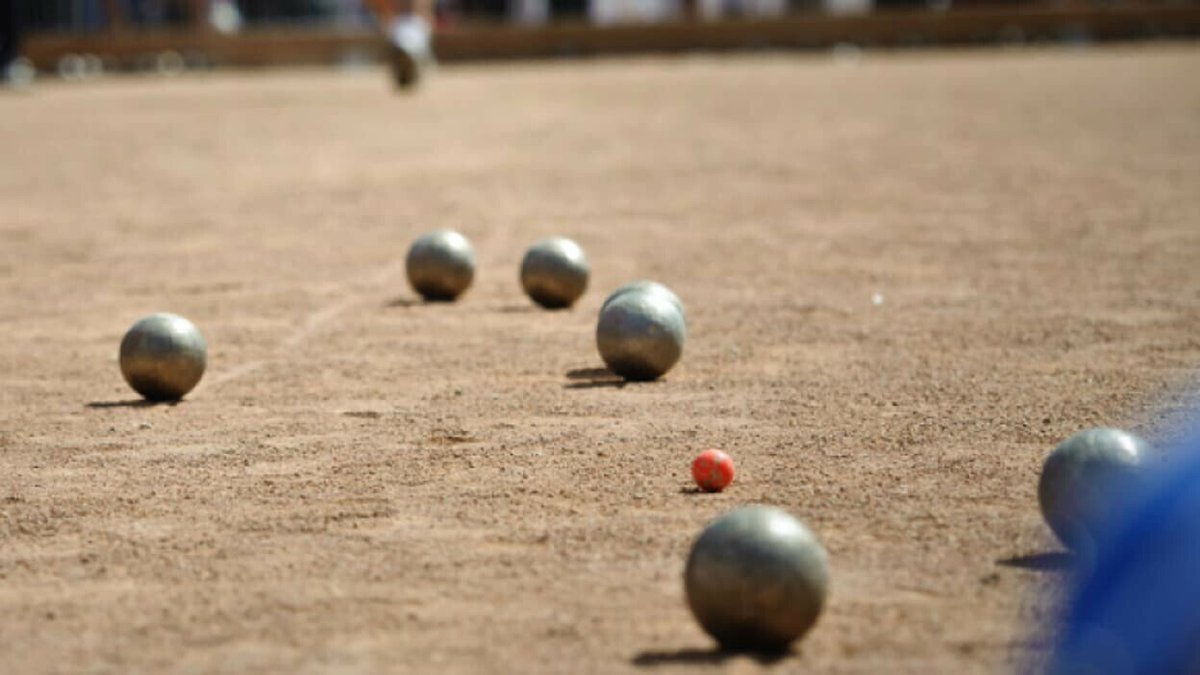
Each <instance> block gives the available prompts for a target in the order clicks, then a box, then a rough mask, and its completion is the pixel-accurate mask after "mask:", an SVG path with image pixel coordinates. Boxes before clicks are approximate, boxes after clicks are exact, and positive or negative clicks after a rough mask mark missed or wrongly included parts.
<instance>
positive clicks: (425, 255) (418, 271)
mask: <svg viewBox="0 0 1200 675" xmlns="http://www.w3.org/2000/svg"><path fill="white" fill-rule="evenodd" d="M405 269H406V271H407V273H408V282H409V283H410V284H411V285H412V287H413V290H415V291H416V292H417V293H419V294H420V295H421V297H423V298H425V299H426V300H431V301H440V302H449V301H451V300H454V299H455V298H457V297H458V296H460V295H462V293H463V292H464V291H466V290H467V288H469V287H470V286H471V282H472V281H474V279H475V250H474V249H473V248H472V247H471V242H470V241H468V240H467V238H466V237H464V236H463V235H461V234H459V233H458V232H454V231H453V230H437V231H434V232H430V233H428V234H424V235H421V236H420V237H418V238H417V240H416V241H414V242H413V244H412V246H411V247H410V248H409V249H408V257H407V258H406V260H405Z"/></svg>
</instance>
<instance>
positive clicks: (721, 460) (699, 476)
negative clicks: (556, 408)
mask: <svg viewBox="0 0 1200 675" xmlns="http://www.w3.org/2000/svg"><path fill="white" fill-rule="evenodd" d="M733 475H734V470H733V460H732V459H731V458H730V457H729V455H727V454H725V453H723V452H721V451H720V450H705V451H704V452H702V453H700V456H699V457H697V458H696V459H695V460H693V461H692V478H695V479H696V485H699V486H700V489H701V490H704V491H705V492H720V491H721V490H724V489H725V488H726V487H727V486H728V485H729V484H730V483H732V482H733Z"/></svg>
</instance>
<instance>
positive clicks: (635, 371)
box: [596, 292, 687, 380]
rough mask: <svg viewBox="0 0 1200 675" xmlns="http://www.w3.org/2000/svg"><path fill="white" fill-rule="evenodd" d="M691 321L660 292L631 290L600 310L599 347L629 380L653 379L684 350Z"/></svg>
mask: <svg viewBox="0 0 1200 675" xmlns="http://www.w3.org/2000/svg"><path fill="white" fill-rule="evenodd" d="M686 338H687V322H686V321H684V319H683V314H682V313H681V312H680V311H679V309H678V308H677V307H676V306H675V304H674V303H672V302H671V301H670V299H669V298H667V297H666V296H664V295H662V294H660V293H644V292H629V293H624V294H622V295H621V297H619V298H615V299H613V300H612V301H611V302H609V303H608V305H607V306H605V307H604V309H602V310H600V320H599V321H598V322H597V323H596V347H597V348H598V349H599V350H600V357H601V358H602V359H604V364H605V365H607V366H608V368H609V370H611V371H613V372H614V373H616V374H617V375H620V376H621V377H624V378H625V379H627V380H653V379H655V378H658V377H661V376H662V375H663V374H664V373H666V372H667V371H668V370H670V369H671V367H672V366H674V365H675V363H676V362H677V361H679V357H680V356H681V355H682V354H683V343H684V340H685V339H686Z"/></svg>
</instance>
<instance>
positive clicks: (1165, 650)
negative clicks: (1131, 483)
mask: <svg viewBox="0 0 1200 675" xmlns="http://www.w3.org/2000/svg"><path fill="white" fill-rule="evenodd" d="M1168 457H1169V460H1168V462H1167V463H1166V464H1164V468H1163V469H1161V470H1160V471H1158V472H1156V473H1153V474H1150V476H1148V479H1147V481H1145V482H1144V483H1143V484H1142V487H1140V488H1138V489H1137V490H1136V491H1135V492H1134V493H1133V494H1132V495H1129V499H1128V501H1127V502H1126V505H1125V507H1124V508H1123V509H1122V513H1124V514H1125V516H1124V517H1123V518H1121V519H1120V520H1119V521H1117V523H1115V524H1114V527H1113V528H1111V529H1110V530H1109V531H1108V532H1107V533H1106V534H1105V536H1104V537H1103V538H1102V540H1101V541H1100V542H1099V544H1100V546H1099V549H1098V551H1097V556H1096V558H1095V560H1094V561H1092V563H1093V564H1091V565H1087V568H1086V569H1084V570H1082V571H1081V572H1080V578H1079V579H1078V584H1077V585H1076V586H1075V588H1074V589H1073V592H1072V594H1071V596H1070V598H1069V600H1068V603H1067V605H1066V607H1065V609H1064V612H1063V623H1062V626H1061V634H1060V635H1059V636H1058V639H1057V641H1056V647H1055V649H1054V652H1053V654H1052V655H1051V660H1050V662H1049V668H1048V671H1049V672H1050V673H1054V674H1055V675H1077V674H1078V675H1082V674H1084V673H1089V674H1091V673H1095V674H1100V673H1104V674H1105V675H1185V674H1194V673H1200V432H1197V431H1194V432H1192V433H1191V434H1190V435H1189V436H1188V438H1187V440H1186V442H1184V443H1182V444H1180V445H1179V446H1178V447H1175V448H1173V449H1172V450H1171V451H1170V452H1169V453H1168Z"/></svg>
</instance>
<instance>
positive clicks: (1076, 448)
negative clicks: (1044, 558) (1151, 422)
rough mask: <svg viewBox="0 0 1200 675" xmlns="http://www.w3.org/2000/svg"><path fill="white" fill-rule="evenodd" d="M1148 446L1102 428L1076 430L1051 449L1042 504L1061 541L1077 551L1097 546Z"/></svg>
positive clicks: (1040, 496)
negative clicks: (1099, 535) (1072, 434)
mask: <svg viewBox="0 0 1200 675" xmlns="http://www.w3.org/2000/svg"><path fill="white" fill-rule="evenodd" d="M1149 447H1150V446H1149V445H1148V444H1147V443H1146V441H1144V440H1142V439H1141V438H1140V437H1138V436H1135V435H1134V434H1131V433H1129V432H1127V431H1122V430H1120V429H1110V428H1103V427H1101V428H1097V429H1088V430H1087V431H1081V432H1079V433H1077V434H1075V435H1074V436H1072V437H1070V438H1068V439H1067V440H1065V441H1063V442H1062V443H1061V444H1060V445H1059V446H1058V447H1057V448H1055V449H1054V451H1053V452H1051V453H1050V455H1049V456H1048V457H1047V458H1046V461H1045V463H1044V464H1043V465H1042V475H1041V479H1040V480H1039V481H1038V503H1039V504H1040V505H1041V507H1042V516H1043V517H1045V519H1046V523H1047V524H1048V525H1049V526H1050V529H1051V530H1054V534H1055V535H1056V536H1057V537H1058V539H1059V541H1061V542H1062V543H1063V544H1064V545H1066V546H1067V547H1068V548H1070V549H1072V550H1074V551H1077V552H1087V551H1091V550H1093V549H1094V545H1095V543H1096V536H1097V535H1098V534H1099V533H1100V532H1102V531H1103V530H1104V528H1106V527H1107V526H1108V525H1109V523H1110V520H1111V519H1112V518H1113V517H1114V516H1115V515H1116V513H1115V511H1116V509H1118V508H1119V503H1118V502H1120V500H1121V498H1122V496H1124V495H1125V494H1126V492H1127V490H1128V489H1129V488H1130V487H1131V483H1132V482H1133V480H1134V479H1135V477H1136V475H1137V473H1138V469H1139V466H1140V465H1141V463H1142V462H1143V460H1144V459H1145V457H1146V455H1147V453H1148V452H1149Z"/></svg>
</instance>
